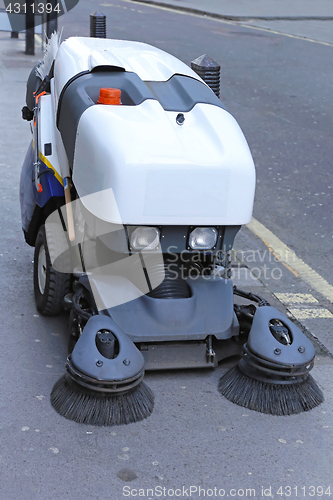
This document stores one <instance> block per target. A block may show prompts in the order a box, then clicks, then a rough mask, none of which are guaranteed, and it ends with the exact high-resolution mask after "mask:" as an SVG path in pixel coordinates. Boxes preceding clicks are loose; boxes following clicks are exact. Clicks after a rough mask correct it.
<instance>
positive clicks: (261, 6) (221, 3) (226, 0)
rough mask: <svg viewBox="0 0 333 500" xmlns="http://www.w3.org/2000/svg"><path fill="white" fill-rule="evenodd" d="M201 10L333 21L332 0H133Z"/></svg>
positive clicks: (233, 15)
mask: <svg viewBox="0 0 333 500" xmlns="http://www.w3.org/2000/svg"><path fill="white" fill-rule="evenodd" d="M134 1H144V3H160V4H165V5H172V6H174V7H178V8H182V9H187V10H198V11H201V12H206V13H210V14H215V15H218V16H221V17H224V18H232V19H233V20H244V19H248V18H250V19H254V18H256V19H264V18H267V19H270V20H272V19H277V20H280V19H327V18H331V20H333V2H332V1H331V0H320V1H316V0H293V1H292V2H290V1H289V0H251V1H249V0H156V1H155V0H134Z"/></svg>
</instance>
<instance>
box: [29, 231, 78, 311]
mask: <svg viewBox="0 0 333 500" xmlns="http://www.w3.org/2000/svg"><path fill="white" fill-rule="evenodd" d="M48 242H49V244H50V245H57V237H56V235H55V234H52V233H50V232H49V233H48V239H46V233H45V226H44V225H43V226H41V227H40V229H39V231H38V234H37V238H36V244H35V256H34V292H35V302H36V306H37V309H38V311H39V312H40V313H41V314H42V315H43V316H56V315H57V314H59V313H60V312H61V311H62V309H63V298H64V296H65V295H66V294H67V293H68V292H69V291H70V274H66V273H60V272H58V271H55V269H53V267H52V264H51V259H50V253H49V249H48Z"/></svg>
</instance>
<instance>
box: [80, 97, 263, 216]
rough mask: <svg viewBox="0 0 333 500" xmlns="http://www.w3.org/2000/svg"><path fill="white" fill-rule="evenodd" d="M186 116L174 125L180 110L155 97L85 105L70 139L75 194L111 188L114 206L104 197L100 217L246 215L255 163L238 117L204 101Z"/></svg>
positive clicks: (248, 213) (253, 183) (81, 194)
mask: <svg viewBox="0 0 333 500" xmlns="http://www.w3.org/2000/svg"><path fill="white" fill-rule="evenodd" d="M184 115H185V123H184V124H183V125H182V126H179V125H177V123H176V116H177V113H176V112H166V111H164V109H163V108H162V107H161V105H160V104H159V103H158V101H154V100H146V101H144V102H143V103H142V104H140V105H139V106H105V105H96V106H91V107H90V108H88V109H87V110H86V111H85V112H84V113H83V114H82V116H81V118H80V121H79V125H78V130H77V137H76V145H75V155H74V166H73V180H74V184H75V187H76V189H77V191H78V194H79V196H80V197H81V198H82V197H84V196H85V195H89V194H92V193H94V192H95V193H96V192H100V191H103V190H106V189H110V188H112V189H113V193H114V198H115V201H116V204H117V208H118V210H115V209H114V203H107V201H105V202H104V205H105V210H103V213H104V217H103V218H104V220H106V221H109V222H116V223H119V224H120V223H124V224H133V225H142V224H143V225H145V224H147V225H163V224H168V225H241V224H247V223H248V222H250V220H251V216H252V209H253V201H254V190H255V169H254V164H253V160H252V156H251V153H250V150H249V148H248V145H247V142H246V140H245V138H244V135H243V133H242V131H241V129H240V127H239V126H238V124H237V122H236V121H235V119H234V118H233V117H232V116H231V115H230V114H229V113H228V112H227V111H225V110H223V109H222V108H219V107H217V106H214V105H209V104H196V105H195V106H194V108H193V109H192V110H191V111H190V112H188V113H184ZM82 202H83V203H84V199H83V200H82ZM86 208H88V209H89V210H91V207H86ZM119 216H120V218H121V220H118V219H119Z"/></svg>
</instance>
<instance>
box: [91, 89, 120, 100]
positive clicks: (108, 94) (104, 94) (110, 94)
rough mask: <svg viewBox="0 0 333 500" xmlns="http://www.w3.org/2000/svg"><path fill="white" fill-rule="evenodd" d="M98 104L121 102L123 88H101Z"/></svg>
mask: <svg viewBox="0 0 333 500" xmlns="http://www.w3.org/2000/svg"><path fill="white" fill-rule="evenodd" d="M97 104H121V90H119V89H110V88H104V89H100V91H99V99H98V101H97Z"/></svg>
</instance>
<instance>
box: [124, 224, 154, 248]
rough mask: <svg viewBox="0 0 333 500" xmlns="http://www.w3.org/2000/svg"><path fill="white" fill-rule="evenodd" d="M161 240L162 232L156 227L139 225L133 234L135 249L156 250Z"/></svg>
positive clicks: (132, 244)
mask: <svg viewBox="0 0 333 500" xmlns="http://www.w3.org/2000/svg"><path fill="white" fill-rule="evenodd" d="M159 242H160V232H159V230H158V229H157V228H156V227H147V226H142V227H137V228H136V229H134V231H133V233H132V235H131V247H132V248H133V249H134V250H155V248H157V247H158V244H159Z"/></svg>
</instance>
